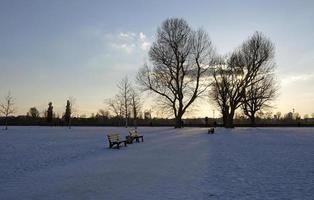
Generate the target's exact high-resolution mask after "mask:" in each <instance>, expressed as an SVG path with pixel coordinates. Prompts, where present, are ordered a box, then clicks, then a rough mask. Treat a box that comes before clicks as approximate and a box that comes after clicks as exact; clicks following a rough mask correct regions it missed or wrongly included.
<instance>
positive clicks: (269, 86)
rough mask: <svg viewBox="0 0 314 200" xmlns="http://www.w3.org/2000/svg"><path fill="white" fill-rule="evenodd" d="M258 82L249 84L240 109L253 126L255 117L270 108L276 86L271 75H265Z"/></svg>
mask: <svg viewBox="0 0 314 200" xmlns="http://www.w3.org/2000/svg"><path fill="white" fill-rule="evenodd" d="M260 78H261V80H260V81H258V82H254V83H253V84H251V85H250V86H249V87H248V88H247V90H246V91H245V95H244V99H243V101H244V102H243V104H242V109H243V113H244V114H245V115H246V116H247V117H249V119H250V120H251V124H255V118H256V117H255V115H256V113H258V112H259V111H261V110H263V109H267V108H271V105H270V103H271V101H273V100H274V99H275V98H276V94H277V91H278V86H277V84H276V81H275V79H274V77H273V76H272V74H268V73H265V74H264V75H262V77H259V76H257V79H260Z"/></svg>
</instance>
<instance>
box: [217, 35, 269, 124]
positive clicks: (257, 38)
mask: <svg viewBox="0 0 314 200" xmlns="http://www.w3.org/2000/svg"><path fill="white" fill-rule="evenodd" d="M273 57H274V47H273V44H272V43H271V42H270V40H269V39H268V38H266V37H265V36H263V34H261V33H259V32H255V33H254V34H253V36H252V37H250V38H249V39H248V40H247V41H245V42H244V43H243V44H242V45H241V46H240V48H238V49H236V50H235V51H234V52H233V53H232V54H231V56H230V57H229V58H228V59H226V60H219V61H220V62H218V64H216V65H215V66H214V72H213V78H214V84H213V87H212V92H211V96H212V99H213V100H214V101H215V102H216V104H217V105H218V107H219V108H220V110H221V113H222V115H223V121H224V126H225V127H227V128H231V127H233V118H234V114H235V111H236V109H237V108H239V107H240V106H241V105H242V104H243V102H244V101H243V100H244V97H245V94H246V90H247V88H249V87H251V85H254V84H257V83H258V82H260V81H262V80H263V77H259V76H258V75H259V74H260V72H261V71H263V70H264V69H265V68H269V67H270V66H272V65H273V62H272V59H273ZM257 77H258V78H257Z"/></svg>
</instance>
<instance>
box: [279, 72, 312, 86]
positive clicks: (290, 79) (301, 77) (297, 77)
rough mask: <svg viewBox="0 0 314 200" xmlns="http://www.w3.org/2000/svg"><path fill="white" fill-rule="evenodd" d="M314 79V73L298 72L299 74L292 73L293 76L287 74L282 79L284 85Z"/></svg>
mask: <svg viewBox="0 0 314 200" xmlns="http://www.w3.org/2000/svg"><path fill="white" fill-rule="evenodd" d="M311 79H314V74H298V75H291V76H286V77H284V78H282V79H281V84H282V85H283V86H287V85H290V84H293V83H295V82H300V81H308V80H311Z"/></svg>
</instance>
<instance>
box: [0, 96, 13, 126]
mask: <svg viewBox="0 0 314 200" xmlns="http://www.w3.org/2000/svg"><path fill="white" fill-rule="evenodd" d="M14 112H15V108H14V101H13V97H12V96H11V93H10V92H8V95H7V96H5V97H4V102H3V103H1V104H0V113H1V114H2V115H4V117H5V130H8V117H9V115H11V114H13V113H14Z"/></svg>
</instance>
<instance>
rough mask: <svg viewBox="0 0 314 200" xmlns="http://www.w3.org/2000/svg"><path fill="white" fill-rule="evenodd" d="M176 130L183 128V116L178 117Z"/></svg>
mask: <svg viewBox="0 0 314 200" xmlns="http://www.w3.org/2000/svg"><path fill="white" fill-rule="evenodd" d="M174 128H182V115H178V116H177V117H176V123H175V125H174Z"/></svg>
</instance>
